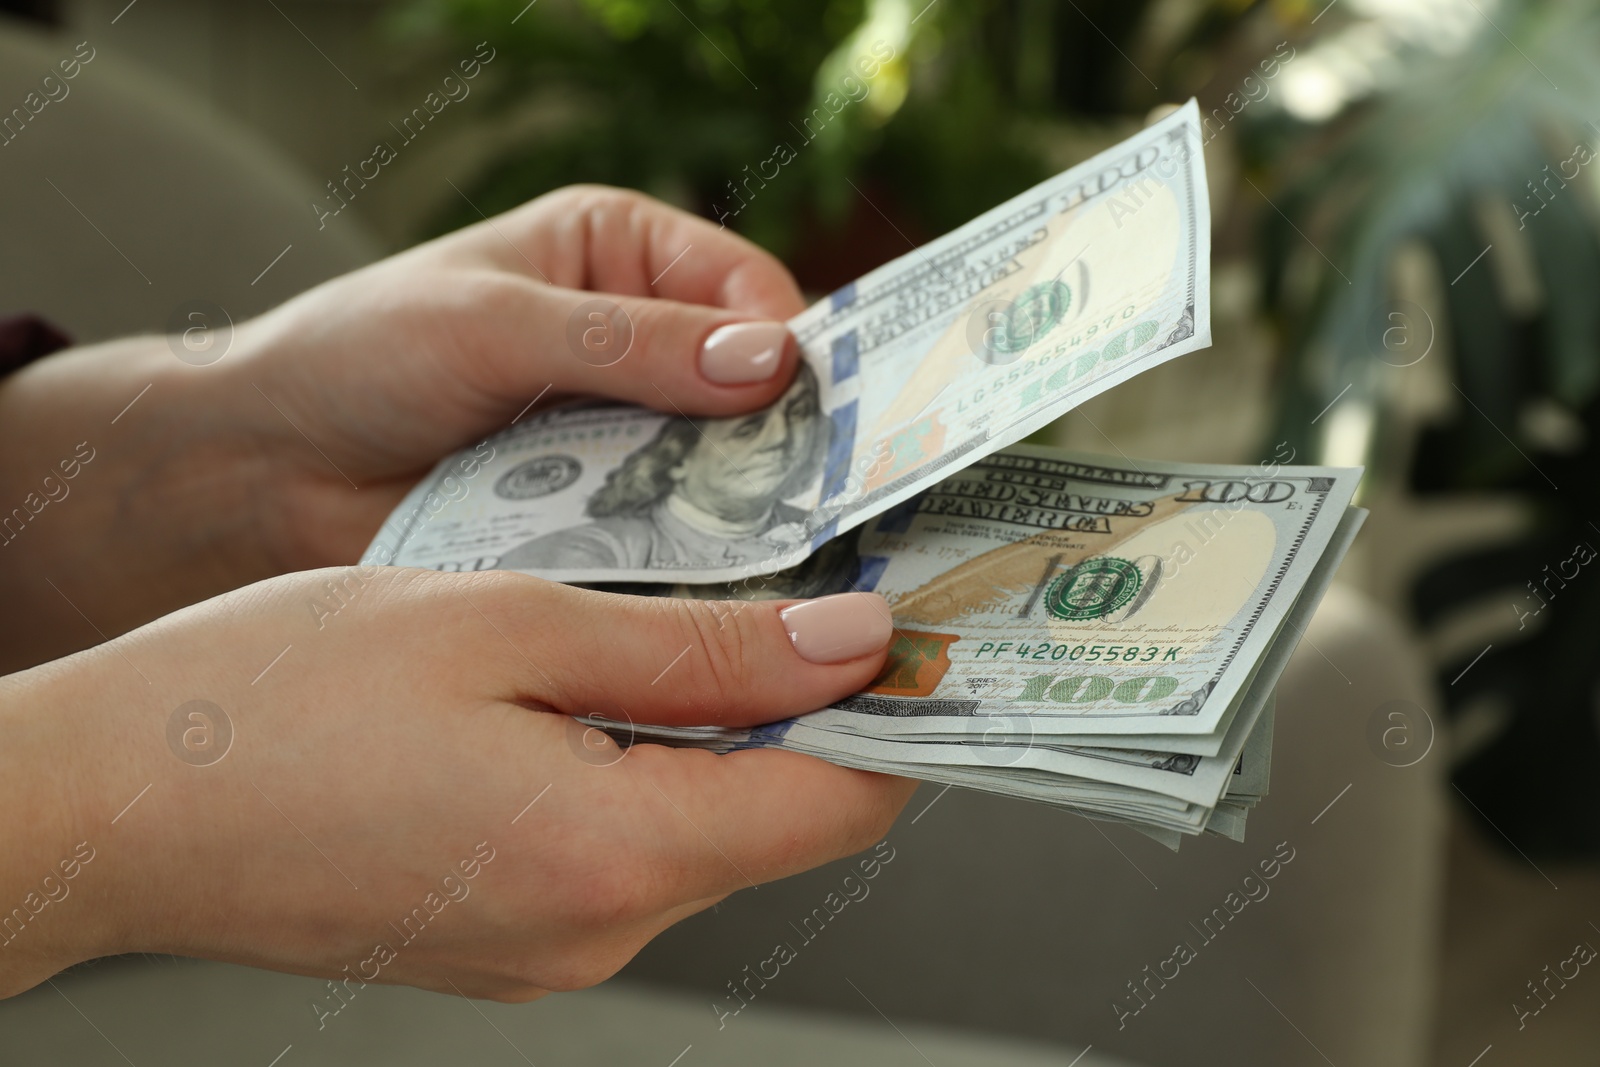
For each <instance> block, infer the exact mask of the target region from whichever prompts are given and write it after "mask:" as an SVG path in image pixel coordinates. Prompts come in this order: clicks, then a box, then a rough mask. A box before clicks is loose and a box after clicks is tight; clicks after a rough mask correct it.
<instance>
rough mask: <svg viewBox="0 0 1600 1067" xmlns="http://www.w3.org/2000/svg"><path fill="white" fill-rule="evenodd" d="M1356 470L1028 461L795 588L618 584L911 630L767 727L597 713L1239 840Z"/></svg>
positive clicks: (967, 474) (866, 539) (1351, 527)
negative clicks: (1276, 705) (832, 610)
mask: <svg viewBox="0 0 1600 1067" xmlns="http://www.w3.org/2000/svg"><path fill="white" fill-rule="evenodd" d="M1359 477H1360V472H1359V471H1357V470H1351V469H1344V468H1332V467H1286V466H1279V465H1276V464H1267V465H1263V466H1256V467H1237V466H1198V465H1192V464H1181V463H1165V462H1142V461H1141V462H1139V463H1137V464H1135V463H1133V462H1131V461H1129V460H1127V459H1122V458H1118V459H1114V460H1113V459H1109V458H1106V457H1101V456H1091V455H1083V454H1074V453H1069V452H1063V451H1060V450H1056V449H1046V448H1037V447H1030V446H1014V447H1012V448H1009V449H1006V450H1003V451H1001V452H998V453H995V454H993V455H991V456H989V457H987V458H986V459H983V460H980V461H978V462H977V463H974V464H972V465H971V466H969V467H967V468H966V469H965V470H962V471H960V472H958V473H956V474H954V475H951V476H950V477H948V478H946V479H944V480H943V481H941V482H939V483H937V484H935V485H934V486H932V487H931V488H929V489H927V490H925V491H923V492H921V493H919V494H917V495H916V496H915V497H913V498H911V499H910V500H908V501H905V502H904V503H902V504H900V505H898V506H897V507H895V508H893V509H891V510H889V511H888V512H885V513H884V514H882V515H879V516H878V517H877V518H876V519H874V520H872V521H870V522H868V523H866V524H865V525H864V526H863V527H862V528H861V529H860V530H859V531H857V532H855V533H853V534H849V535H845V536H842V537H839V538H836V539H835V540H834V541H833V542H832V543H830V544H829V545H828V546H827V548H826V549H824V550H823V551H822V552H819V553H818V554H816V555H814V556H813V557H812V558H811V559H809V560H807V561H806V562H805V563H803V564H801V565H800V566H798V567H795V568H792V569H790V570H787V571H784V572H781V573H779V574H776V575H770V576H761V577H756V578H750V579H744V580H741V581H738V582H733V583H726V584H723V585H718V586H695V585H681V584H680V585H654V586H652V585H643V584H640V585H635V586H626V587H620V588H624V589H626V590H627V591H632V592H637V593H655V594H666V595H676V596H692V597H699V598H712V599H716V598H724V599H759V598H766V597H791V596H815V595H819V594H825V593H832V592H842V591H847V590H850V589H858V590H876V591H877V592H879V593H881V594H883V596H884V597H885V598H886V599H887V600H888V602H889V606H890V610H891V611H892V612H893V615H894V622H895V628H896V629H895V637H894V641H893V643H892V645H891V647H890V652H889V659H888V663H887V664H886V666H885V667H884V670H883V672H882V673H881V674H880V675H879V676H878V678H877V679H875V680H874V682H873V684H872V685H870V686H869V687H868V688H867V689H865V690H863V691H862V692H861V693H858V694H856V695H855V696H852V697H849V698H847V699H845V700H842V701H840V702H838V703H837V704H835V705H833V706H832V707H828V708H824V709H822V710H819V711H816V712H813V713H812V714H809V715H803V716H800V717H798V718H795V719H789V720H785V721H784V722H780V723H774V724H771V725H769V726H763V727H760V728H757V729H751V730H730V729H723V728H717V727H662V726H653V725H647V724H638V723H630V722H621V721H615V720H602V719H590V720H586V721H587V722H588V723H589V724H590V725H592V726H596V727H600V728H603V729H606V730H607V731H609V732H611V733H613V734H614V735H615V736H617V737H619V738H620V739H622V740H624V741H628V742H630V743H631V742H637V741H645V740H650V741H664V742H666V743H669V744H679V745H697V746H702V747H708V748H715V749H720V750H730V749H737V748H749V747H763V748H786V749H791V750H794V751H799V752H806V753H810V754H812V755H816V756H820V757H822V758H825V759H829V760H833V761H834V762H837V763H842V764H845V765H847V766H853V767H861V768H864V769H868V770H878V771H887V772H890V773H895V774H905V775H910V776H913V777H917V778H924V779H927V780H930V781H936V782H945V783H948V784H952V785H965V786H970V787H974V788H980V789H985V790H988V791H990V792H997V793H1004V794H1007V795H1012V796H1018V797H1026V798H1028V799H1033V800H1042V801H1046V802H1049V803H1054V804H1059V805H1062V806H1065V807H1069V808H1073V809H1075V810H1078V811H1080V812H1082V813H1084V814H1086V815H1093V816H1096V817H1100V818H1107V819H1116V820H1122V821H1129V822H1133V823H1135V824H1137V825H1140V826H1141V828H1142V829H1145V830H1146V831H1147V832H1151V833H1152V834H1153V836H1156V837H1158V838H1159V839H1161V840H1164V841H1167V842H1168V843H1172V842H1173V841H1174V840H1175V839H1176V838H1175V835H1178V834H1185V833H1189V834H1193V833H1199V832H1201V831H1203V830H1207V829H1211V830H1213V831H1215V832H1219V833H1224V834H1226V835H1227V836H1232V837H1237V836H1239V835H1241V834H1242V833H1243V830H1244V820H1245V814H1246V813H1247V811H1248V809H1249V807H1250V806H1251V805H1252V804H1254V802H1255V801H1256V800H1258V799H1259V798H1260V796H1262V795H1263V794H1264V793H1265V791H1266V770H1267V765H1268V762H1269V760H1270V746H1271V720H1272V715H1271V704H1272V700H1271V697H1272V691H1273V687H1274V686H1275V685H1276V683H1277V680H1278V676H1279V674H1280V673H1281V672H1282V671H1283V668H1284V666H1285V665H1286V664H1287V662H1288V658H1289V654H1290V653H1291V652H1293V651H1294V648H1295V646H1296V644H1297V643H1298V641H1299V638H1300V635H1301V634H1302V633H1303V632H1304V630H1305V627H1306V625H1307V623H1308V622H1309V621H1310V617H1311V613H1312V611H1313V610H1314V609H1315V608H1316V605H1317V602H1318V601H1319V600H1320V599H1321V597H1322V594H1323V592H1324V591H1325V590H1326V589H1327V586H1328V583H1329V582H1330V581H1331V580H1332V577H1333V573H1334V571H1335V570H1336V569H1337V567H1338V564H1339V561H1340V560H1341V559H1342V558H1343V556H1344V553H1345V551H1346V550H1347V549H1348V547H1349V545H1350V543H1351V541H1352V540H1353V539H1354V537H1355V534H1356V531H1357V529H1358V528H1359V527H1360V525H1361V521H1362V519H1363V518H1364V517H1365V512H1364V511H1362V510H1361V509H1360V508H1355V507H1352V506H1351V504H1350V501H1351V499H1352V497H1353V496H1354V493H1355V490H1356V485H1357V482H1358V480H1359ZM735 610H736V609H735ZM1219 812H1220V814H1219Z"/></svg>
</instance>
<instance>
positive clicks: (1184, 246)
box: [366, 101, 1211, 582]
mask: <svg viewBox="0 0 1600 1067" xmlns="http://www.w3.org/2000/svg"><path fill="white" fill-rule="evenodd" d="M1201 142H1202V136H1201V130H1200V121H1199V111H1198V108H1197V107H1196V106H1195V104H1194V102H1193V101H1191V102H1190V103H1189V104H1188V105H1187V106H1186V107H1184V108H1182V109H1181V110H1179V111H1177V112H1176V113H1174V114H1173V115H1171V116H1169V117H1167V118H1166V119H1164V120H1162V121H1160V122H1158V123H1156V124H1155V125H1153V126H1151V127H1149V128H1148V129H1145V130H1143V131H1142V132H1140V133H1139V134H1138V135H1136V136H1134V137H1132V138H1130V139H1129V140H1127V141H1125V142H1123V143H1122V144H1120V145H1118V146H1116V147H1115V148H1113V149H1110V150H1109V151H1106V152H1103V153H1101V154H1100V155H1098V156H1095V157H1094V158H1093V159H1091V160H1089V161H1087V162H1085V163H1083V164H1081V165H1080V166H1077V167H1073V168H1072V169H1071V170H1069V171H1067V172H1065V173H1064V174H1061V175H1059V176H1057V177H1055V178H1052V179H1050V180H1049V181H1046V182H1044V183H1043V184H1041V185H1039V186H1037V187H1035V188H1034V189H1031V190H1029V191H1028V192H1026V193H1023V194H1022V195H1020V196H1018V197H1016V198H1014V199H1012V200H1009V201H1007V202H1006V203H1004V204H1001V205H1000V206H999V207H996V208H995V209H993V210H992V211H989V212H986V213H985V214H983V215H981V216H979V217H978V218H976V219H974V220H973V221H971V222H969V223H967V224H966V225H965V226H962V227H961V228H959V229H957V230H955V231H954V232H952V233H949V234H947V235H945V236H944V237H942V238H940V239H939V240H937V241H934V242H932V243H931V244H928V245H925V246H923V247H921V248H918V249H915V250H913V251H911V252H908V253H907V254H906V255H904V256H901V257H900V258H899V259H897V260H894V261H893V262H891V263H889V264H887V265H885V266H883V267H880V268H878V269H877V270H875V271H872V272H871V273H870V274H867V275H865V276H864V277H862V278H860V279H859V280H857V281H856V282H853V283H852V284H850V285H847V286H845V287H844V288H843V289H840V290H838V291H837V292H835V293H833V294H832V295H831V296H829V297H828V298H827V299H826V300H823V301H822V302H820V303H818V304H816V305H814V306H813V307H811V308H810V309H808V310H807V311H805V312H803V313H801V314H800V315H798V316H797V317H795V318H794V319H793V320H791V321H790V323H789V327H790V329H791V331H792V332H793V333H794V335H795V337H796V338H797V339H798V341H799V344H800V350H801V354H802V367H801V370H800V373H799V374H798V376H797V377H796V380H795V382H794V384H793V386H792V387H791V388H790V389H789V391H788V392H787V393H786V394H785V395H784V396H783V397H782V398H781V399H780V400H779V402H778V403H777V404H775V405H773V406H772V407H771V408H769V409H767V410H765V411H760V412H756V413H753V414H750V415H746V416H743V417H739V418H724V419H689V418H685V417H682V416H678V415H672V414H662V413H661V412H660V411H646V410H644V409H641V408H636V407H622V406H616V405H608V406H590V407H579V408H568V409H561V410H555V411H549V412H545V413H542V414H537V415H535V416H533V417H531V418H528V419H526V420H524V421H522V422H520V423H519V424H518V425H517V426H515V427H513V429H512V430H511V431H510V432H508V433H506V434H503V435H501V436H500V437H498V438H495V439H493V440H491V441H488V442H485V443H484V444H483V445H482V446H480V448H479V449H478V450H476V451H475V452H473V453H465V454H463V455H461V456H456V457H451V458H450V459H447V460H445V461H444V462H442V463H441V464H439V466H438V467H437V468H436V469H435V470H434V471H433V473H432V474H430V475H429V477H428V478H427V479H425V480H424V481H423V482H422V483H421V484H420V485H418V486H417V487H416V489H415V490H414V491H413V492H412V493H411V494H410V495H409V496H408V497H407V498H406V499H405V500H404V501H403V502H402V503H401V505H400V506H399V508H397V509H396V511H395V512H394V514H393V515H392V516H390V518H389V520H388V521H387V522H386V523H385V525H384V527H383V529H382V530H381V531H380V532H379V534H378V536H377V538H376V540H374V542H373V544H372V545H371V547H370V548H369V549H368V551H367V555H366V559H367V561H368V562H372V563H394V564H398V565H401V566H413V567H427V568H431V569H436V570H482V569H489V568H507V569H514V570H525V571H530V572H532V573H536V574H540V575H543V576H545V577H547V578H552V579H555V580H557V581H584V582H588V581H627V580H633V581H660V580H663V579H664V578H667V579H669V580H672V581H686V582H713V581H726V580H730V579H735V578H742V577H746V576H748V575H752V574H760V573H770V572H772V571H774V570H777V569H779V568H782V567H786V566H790V565H792V564H795V563H798V562H800V561H801V560H803V559H805V558H806V557H807V556H809V555H810V554H811V553H812V552H814V551H816V550H817V549H818V548H820V547H821V546H822V545H824V544H826V543H827V542H828V541H830V540H831V539H832V538H834V537H835V536H837V535H838V534H839V533H842V532H844V531H847V530H850V529H853V528H854V527H856V526H858V525H859V524H861V523H862V522H865V521H866V520H867V519H870V518H871V517H873V516H874V515H878V514H881V513H882V512H884V511H886V510H888V509H889V508H891V507H893V506H894V505H896V504H898V503H900V502H902V501H904V500H906V499H908V498H910V497H911V496H913V495H914V494H916V493H918V492H920V491H921V490H923V489H926V488H927V487H928V486H930V485H932V484H934V483H935V482H937V481H938V480H939V479H941V478H943V477H945V476H946V475H948V474H950V473H951V472H953V471H956V470H959V469H960V468H962V467H963V466H965V465H967V464H969V463H972V462H974V461H976V460H979V459H982V458H983V457H984V456H986V455H989V454H991V453H992V452H994V451H996V450H997V449H999V448H1003V447H1004V446H1006V445H1008V444H1011V443H1013V442H1016V441H1019V440H1021V439H1022V438H1023V437H1024V436H1026V435H1027V434H1029V433H1031V432H1033V431H1034V430H1037V429H1039V428H1040V427H1042V426H1044V425H1045V424H1046V423H1048V422H1051V421H1052V420H1054V419H1056V418H1059V417H1060V416H1061V415H1063V414H1065V413H1066V412H1067V411H1069V410H1071V409H1072V408H1074V407H1076V406H1077V405H1079V404H1081V403H1083V402H1084V401H1085V400H1088V399H1089V398H1090V397H1093V396H1096V395H1098V394H1100V393H1102V392H1104V391H1105V390H1107V389H1109V388H1111V387H1112V386H1114V385H1116V384H1117V383H1119V382H1122V381H1126V380H1127V379H1128V378H1131V377H1133V376H1134V375H1136V374H1139V373H1141V372H1142V371H1145V370H1148V369H1149V368H1151V367H1154V366H1156V365H1157V364H1159V363H1162V362H1164V361H1166V360H1169V359H1172V358H1173V357H1175V356H1178V355H1182V354H1183V353H1185V352H1190V351H1193V350H1194V349H1197V348H1202V347H1204V346H1206V345H1209V344H1210V343H1211V327H1210V314H1209V305H1210V269H1209V262H1210V229H1211V221H1210V212H1209V208H1208V206H1207V193H1206V183H1205V166H1204V161H1203V159H1202V157H1201ZM623 359H624V360H626V356H624V357H623ZM657 406H658V407H659V408H661V409H662V411H666V412H671V411H672V409H673V408H674V407H675V406H676V401H675V400H674V398H673V397H671V396H670V395H667V394H666V393H663V394H662V398H661V402H660V404H659V405H657Z"/></svg>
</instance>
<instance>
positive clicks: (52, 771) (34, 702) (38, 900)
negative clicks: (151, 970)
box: [0, 657, 143, 997]
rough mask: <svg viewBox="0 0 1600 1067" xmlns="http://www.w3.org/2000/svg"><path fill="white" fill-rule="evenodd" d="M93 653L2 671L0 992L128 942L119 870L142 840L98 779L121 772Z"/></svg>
mask: <svg viewBox="0 0 1600 1067" xmlns="http://www.w3.org/2000/svg"><path fill="white" fill-rule="evenodd" d="M87 658H88V657H73V658H72V659H70V660H67V661H60V662H57V663H52V664H49V665H47V666H45V667H41V668H35V669H33V670H30V671H24V672H22V673H20V674H15V675H11V676H8V677H5V678H0V737H3V738H4V744H3V745H0V811H4V812H5V813H6V815H7V818H6V820H5V825H4V828H3V829H0V997H5V996H11V995H13V994H16V993H20V992H22V991H24V990H26V989H30V988H32V987H33V986H35V985H37V984H39V983H40V982H42V981H44V980H45V979H46V978H48V977H50V976H51V975H53V974H56V973H58V972H59V971H61V970H63V969H64V968H66V967H70V966H71V965H73V964H75V963H80V962H82V961H84V960H87V959H93V958H95V957H97V956H104V955H110V954H113V953H116V952H120V951H124V949H123V947H122V946H123V944H124V943H125V941H126V938H125V936H124V930H125V928H126V923H125V920H124V919H123V913H124V911H125V909H127V908H128V906H129V904H130V903H131V902H130V900H129V899H128V894H126V893H124V892H121V891H119V889H118V887H117V885H116V884H115V883H114V876H115V875H117V874H118V873H119V869H120V873H124V874H125V873H127V871H128V868H129V866H130V865H129V860H130V859H132V858H133V857H136V856H137V855H138V854H139V853H140V851H142V849H143V846H142V845H141V844H139V843H138V842H136V841H135V840H134V836H135V833H134V831H133V828H132V827H126V828H125V827H122V826H119V825H113V824H112V823H111V822H110V820H111V819H112V818H113V817H114V816H115V815H116V814H117V813H116V812H115V811H109V812H108V811H107V810H106V809H108V808H109V807H110V805H111V803H112V800H111V798H110V797H109V796H103V795H101V792H100V789H97V788H96V787H95V785H94V783H100V784H101V789H104V788H106V787H107V786H108V785H109V783H118V784H120V781H121V779H123V778H124V777H125V775H123V774H117V773H115V770H114V768H113V767H112V766H111V765H110V761H107V760H105V759H104V758H103V755H102V753H101V751H100V749H101V746H98V745H96V744H94V743H93V738H95V737H96V736H99V735H100V733H101V731H100V729H99V725H100V724H99V723H98V722H97V721H96V718H97V711H96V709H95V707H94V705H95V703H96V702H95V701H93V700H92V699H89V694H88V693H86V692H85V691H84V686H83V682H84V681H85V680H86V679H85V678H84V677H83V675H84V674H85V673H90V674H92V673H97V672H95V671H94V670H93V669H92V668H89V669H88V670H85V667H86V666H87V665H85V664H80V663H78V662H76V661H81V660H85V659H87ZM113 838H115V839H116V840H114V841H113ZM108 857H111V858H108Z"/></svg>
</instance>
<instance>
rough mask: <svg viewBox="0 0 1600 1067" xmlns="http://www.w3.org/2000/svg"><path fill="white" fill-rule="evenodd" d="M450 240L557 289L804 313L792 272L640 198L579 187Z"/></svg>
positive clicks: (772, 314)
mask: <svg viewBox="0 0 1600 1067" xmlns="http://www.w3.org/2000/svg"><path fill="white" fill-rule="evenodd" d="M446 240H447V241H456V242H458V243H459V247H461V248H463V249H470V250H471V251H472V252H473V253H474V255H475V256H477V257H479V258H480V260H486V261H488V262H489V263H490V264H491V265H493V266H496V267H498V268H500V269H502V270H506V271H510V272H513V273H519V274H526V275H528V276H530V277H533V278H537V279H539V280H541V281H545V282H548V283H550V284H551V285H557V286H562V287H564V288H569V289H588V290H592V291H595V292H604V293H615V294H619V295H623V296H640V297H661V298H665V299H668V300H677V301H681V302H683V303H689V304H704V305H707V306H709V307H719V308H727V309H729V310H731V311H738V312H742V313H744V314H748V315H750V316H752V317H756V318H768V319H776V320H779V321H782V320H784V319H788V318H791V317H792V316H794V315H796V314H798V313H799V312H801V311H803V310H804V309H805V301H804V300H803V299H802V297H801V295H800V287H799V286H798V285H797V284H796V283H795V280H794V277H793V275H791V274H790V273H789V271H788V269H787V268H785V267H784V265H783V264H782V263H780V262H779V261H778V260H777V258H776V257H774V256H773V255H772V254H771V253H769V252H766V251H764V250H763V249H761V248H758V247H757V246H756V245H754V244H752V243H751V242H750V241H748V240H746V239H745V238H743V237H740V236H739V235H738V234H736V233H734V232H733V231H732V230H729V229H727V228H726V227H722V226H718V225H716V224H714V223H712V222H709V221H707V220H706V219H703V218H700V217H699V216H698V215H693V214H690V213H689V212H687V211H683V210H681V209H679V208H675V207H672V206H670V205H668V204H664V203H662V202H661V201H659V200H655V199H652V198H651V197H648V196H645V195H644V194H642V193H637V192H633V191H631V190H627V189H613V188H609V187H606V186H597V185H586V186H572V187H569V188H566V189H561V190H558V191H556V192H554V193H549V194H546V195H545V196H542V197H539V198H538V199H536V200H531V201H529V202H528V203H526V204H524V205H522V206H521V207H518V208H514V209H512V210H511V211H508V212H506V213H505V214H503V215H499V216H496V217H495V218H492V219H485V220H484V221H483V222H482V223H479V224H478V225H476V226H471V227H468V228H467V229H466V230H463V231H461V232H460V233H459V234H455V235H452V237H451V238H447V239H446Z"/></svg>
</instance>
